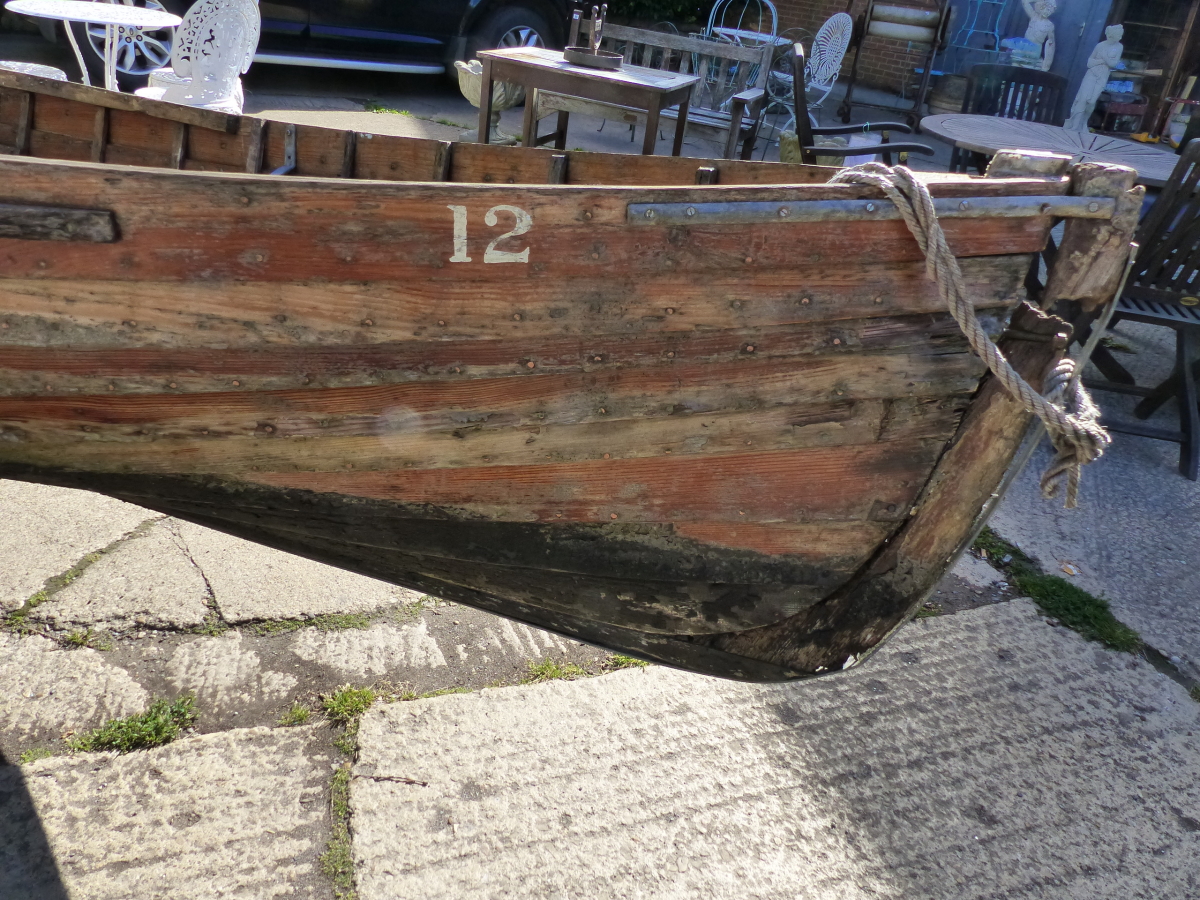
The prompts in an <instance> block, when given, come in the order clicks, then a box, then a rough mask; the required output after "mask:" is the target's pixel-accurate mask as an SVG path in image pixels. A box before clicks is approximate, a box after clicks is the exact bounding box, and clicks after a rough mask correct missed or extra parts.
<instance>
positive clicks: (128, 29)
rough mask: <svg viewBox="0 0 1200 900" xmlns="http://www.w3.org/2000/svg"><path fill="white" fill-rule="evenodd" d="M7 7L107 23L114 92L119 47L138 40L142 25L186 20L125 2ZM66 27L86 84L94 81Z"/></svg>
mask: <svg viewBox="0 0 1200 900" xmlns="http://www.w3.org/2000/svg"><path fill="white" fill-rule="evenodd" d="M6 8H7V9H8V11H9V12H13V13H18V14H20V15H22V16H33V17H35V18H39V19H58V20H59V21H60V22H67V23H70V22H85V23H87V24H89V25H103V26H104V86H105V87H106V88H108V90H110V91H115V90H118V87H117V50H118V49H120V45H121V43H122V42H124V41H132V40H134V33H135V32H136V30H137V29H139V28H155V29H157V28H174V27H175V26H177V25H178V24H179V23H180V22H182V21H183V20H182V19H181V18H180V17H179V16H176V15H174V14H172V13H169V12H163V11H162V10H159V9H144V8H142V7H140V6H126V5H124V4H122V3H95V2H91V0H9V2H8V4H7V6H6ZM64 30H65V31H66V32H67V39H68V40H69V41H70V42H71V49H72V50H74V51H75V58H76V59H77V60H78V61H79V69H80V72H81V73H82V74H83V83H84V84H91V83H92V80H91V78H89V77H88V70H87V64H86V63H85V62H84V61H83V54H82V53H81V52H80V51H79V44H78V43H77V42H76V41H75V35H74V34H73V33H72V31H71V28H70V25H69V24H68V26H67V28H65V29H64Z"/></svg>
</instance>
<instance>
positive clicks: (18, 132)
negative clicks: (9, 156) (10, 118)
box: [13, 91, 33, 156]
mask: <svg viewBox="0 0 1200 900" xmlns="http://www.w3.org/2000/svg"><path fill="white" fill-rule="evenodd" d="M17 104H18V105H17V120H16V128H15V130H14V132H13V153H15V154H17V155H18V156H20V155H22V154H24V153H28V152H29V134H30V132H31V131H32V130H33V94H31V93H29V92H28V91H22V92H21V95H20V98H19V99H18V101H17Z"/></svg>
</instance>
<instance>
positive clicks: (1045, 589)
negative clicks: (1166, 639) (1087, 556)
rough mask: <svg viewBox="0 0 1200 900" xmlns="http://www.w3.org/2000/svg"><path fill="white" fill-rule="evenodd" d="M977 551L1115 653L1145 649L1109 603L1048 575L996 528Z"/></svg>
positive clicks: (982, 537) (1048, 609)
mask: <svg viewBox="0 0 1200 900" xmlns="http://www.w3.org/2000/svg"><path fill="white" fill-rule="evenodd" d="M973 549H975V550H981V551H984V553H985V554H986V555H987V556H988V557H990V558H991V560H992V562H993V564H994V565H996V566H999V567H1000V569H1001V570H1003V571H1004V573H1005V575H1007V576H1008V581H1009V583H1010V584H1011V585H1012V586H1013V587H1015V588H1016V589H1017V590H1018V591H1020V592H1021V593H1022V594H1024V595H1025V596H1027V597H1031V598H1032V599H1033V601H1034V602H1035V603H1036V604H1037V605H1038V607H1040V608H1041V610H1042V612H1043V613H1045V614H1046V615H1048V616H1053V617H1054V618H1056V619H1058V621H1060V622H1061V623H1062V624H1063V625H1066V626H1067V627H1068V628H1072V629H1074V630H1075V631H1078V632H1079V633H1080V634H1081V635H1083V636H1084V637H1085V638H1087V639H1088V640H1090V641H1099V642H1100V643H1102V644H1104V645H1105V646H1107V647H1110V648H1111V649H1113V650H1123V651H1125V652H1127V653H1133V652H1136V651H1137V650H1140V649H1141V647H1142V639H1141V637H1140V636H1139V635H1138V633H1137V632H1136V631H1134V630H1133V629H1132V628H1130V627H1129V626H1128V625H1126V624H1125V623H1124V622H1121V621H1120V620H1119V619H1118V618H1117V617H1116V616H1114V615H1113V614H1112V610H1111V609H1110V608H1109V606H1108V601H1107V600H1104V599H1102V598H1100V597H1096V596H1094V595H1092V594H1089V593H1088V592H1087V591H1085V590H1083V589H1082V588H1080V587H1076V586H1075V585H1073V584H1071V583H1070V582H1069V581H1067V580H1066V579H1063V578H1059V577H1058V576H1057V575H1047V574H1045V573H1044V572H1042V569H1041V567H1040V566H1039V565H1038V564H1037V563H1036V562H1034V561H1033V559H1031V558H1030V557H1029V556H1027V555H1025V554H1024V553H1022V552H1021V551H1020V550H1019V549H1018V548H1017V547H1016V546H1014V545H1013V544H1010V543H1008V541H1006V540H1004V539H1003V538H1002V537H1000V536H999V535H997V534H996V532H994V531H992V529H990V528H984V529H983V531H982V532H980V534H979V537H978V538H976V540H975V544H974V545H973Z"/></svg>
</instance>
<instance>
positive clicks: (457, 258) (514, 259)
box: [446, 204, 533, 263]
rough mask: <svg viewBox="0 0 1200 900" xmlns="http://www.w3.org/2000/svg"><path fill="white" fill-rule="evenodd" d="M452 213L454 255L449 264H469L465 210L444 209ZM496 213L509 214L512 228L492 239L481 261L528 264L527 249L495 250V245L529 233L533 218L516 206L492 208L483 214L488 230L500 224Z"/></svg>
mask: <svg viewBox="0 0 1200 900" xmlns="http://www.w3.org/2000/svg"><path fill="white" fill-rule="evenodd" d="M446 208H447V209H449V210H450V211H451V212H452V213H454V255H453V256H451V257H450V262H455V263H458V262H471V257H470V256H468V255H467V208H466V207H465V206H448V207H446ZM496 213H509V214H511V215H512V217H513V220H514V221H513V227H512V230H511V231H506V232H504V234H502V235H500V236H499V237H497V238H493V240H492V242H491V243H490V244H488V245H487V249H486V250H484V251H483V261H484V262H485V263H527V262H529V248H528V247H526V248H525V249H524V250H497V249H496V245H497V244H498V243H500V242H501V241H503V240H506V239H508V238H513V237H520V236H521V235H523V234H526V233H528V232H529V229H531V228H533V216H531V215H530V214H529V213H527V212H525V210H523V209H521V208H520V207H517V206H508V205H507V204H504V205H501V206H493V207H492V208H491V209H489V210H488V211H487V212H486V213H484V216H483V221H484V224H486V225H487V226H488V227H489V228H495V227H496V226H497V225H499V224H500V217H499V216H497V215H496Z"/></svg>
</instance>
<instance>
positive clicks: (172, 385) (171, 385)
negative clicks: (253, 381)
mask: <svg viewBox="0 0 1200 900" xmlns="http://www.w3.org/2000/svg"><path fill="white" fill-rule="evenodd" d="M234 384H237V382H236V381H235V382H234ZM167 387H175V382H173V381H172V382H171V383H170V384H169V385H167Z"/></svg>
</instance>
